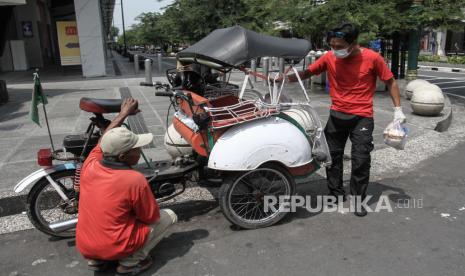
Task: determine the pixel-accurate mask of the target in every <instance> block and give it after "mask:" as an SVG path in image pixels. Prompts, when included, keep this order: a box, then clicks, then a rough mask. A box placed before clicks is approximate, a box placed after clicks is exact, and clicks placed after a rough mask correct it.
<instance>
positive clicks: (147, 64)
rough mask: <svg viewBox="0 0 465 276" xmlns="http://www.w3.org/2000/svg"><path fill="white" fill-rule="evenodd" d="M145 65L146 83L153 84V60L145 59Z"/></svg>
mask: <svg viewBox="0 0 465 276" xmlns="http://www.w3.org/2000/svg"><path fill="white" fill-rule="evenodd" d="M144 67H145V83H146V84H151V83H153V81H152V63H151V60H150V59H149V58H147V59H145V61H144Z"/></svg>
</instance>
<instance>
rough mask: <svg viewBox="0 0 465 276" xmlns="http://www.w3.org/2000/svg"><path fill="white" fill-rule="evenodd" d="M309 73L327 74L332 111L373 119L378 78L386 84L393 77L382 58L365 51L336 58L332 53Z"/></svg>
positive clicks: (312, 65) (368, 50) (320, 60)
mask: <svg viewBox="0 0 465 276" xmlns="http://www.w3.org/2000/svg"><path fill="white" fill-rule="evenodd" d="M308 70H309V71H310V73H311V74H313V75H318V74H320V73H322V72H324V71H327V72H328V79H329V95H330V96H331V101H332V104H331V109H333V110H336V111H340V112H344V113H349V114H355V115H359V116H363V117H373V96H374V94H375V90H376V77H379V78H380V79H381V80H382V81H384V82H385V81H388V80H390V79H391V78H393V77H394V76H393V74H392V72H391V71H390V70H389V68H388V67H387V65H386V63H385V62H384V59H383V57H382V56H381V55H380V54H378V53H376V52H374V51H372V50H370V49H366V48H362V52H361V53H360V54H358V55H356V56H352V57H347V58H337V57H336V56H335V55H334V53H333V52H332V51H330V52H328V53H326V54H325V55H323V56H322V57H320V58H319V59H318V60H317V61H316V62H315V63H313V64H311V65H309V66H308Z"/></svg>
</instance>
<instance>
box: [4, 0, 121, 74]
mask: <svg viewBox="0 0 465 276" xmlns="http://www.w3.org/2000/svg"><path fill="white" fill-rule="evenodd" d="M114 5H115V0H8V1H2V0H0V72H8V71H20V70H28V69H32V68H44V67H56V68H57V69H58V70H66V68H80V69H82V75H83V76H84V77H98V76H105V75H106V74H107V72H106V59H107V56H106V55H107V51H106V41H107V38H108V35H109V33H110V27H111V22H112V17H113V10H114Z"/></svg>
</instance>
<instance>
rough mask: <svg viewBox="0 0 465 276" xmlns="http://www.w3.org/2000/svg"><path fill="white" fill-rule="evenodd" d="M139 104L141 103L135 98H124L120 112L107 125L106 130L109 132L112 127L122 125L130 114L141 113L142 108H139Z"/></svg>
mask: <svg viewBox="0 0 465 276" xmlns="http://www.w3.org/2000/svg"><path fill="white" fill-rule="evenodd" d="M138 106H139V104H138V102H137V100H135V99H133V98H127V99H124V100H123V102H122V103H121V110H120V112H119V114H118V115H117V116H116V117H115V118H113V120H112V121H111V123H110V124H109V125H108V126H107V128H106V129H105V131H104V132H107V131H109V130H110V129H112V128H115V127H120V126H121V125H122V124H123V122H124V120H126V117H128V116H129V115H134V114H137V113H139V112H140V110H139V109H138Z"/></svg>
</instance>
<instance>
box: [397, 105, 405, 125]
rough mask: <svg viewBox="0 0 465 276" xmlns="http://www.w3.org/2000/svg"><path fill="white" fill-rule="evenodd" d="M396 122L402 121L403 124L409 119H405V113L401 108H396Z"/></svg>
mask: <svg viewBox="0 0 465 276" xmlns="http://www.w3.org/2000/svg"><path fill="white" fill-rule="evenodd" d="M394 121H400V122H401V123H405V122H406V121H407V117H405V115H404V112H402V107H401V106H395V107H394Z"/></svg>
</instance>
